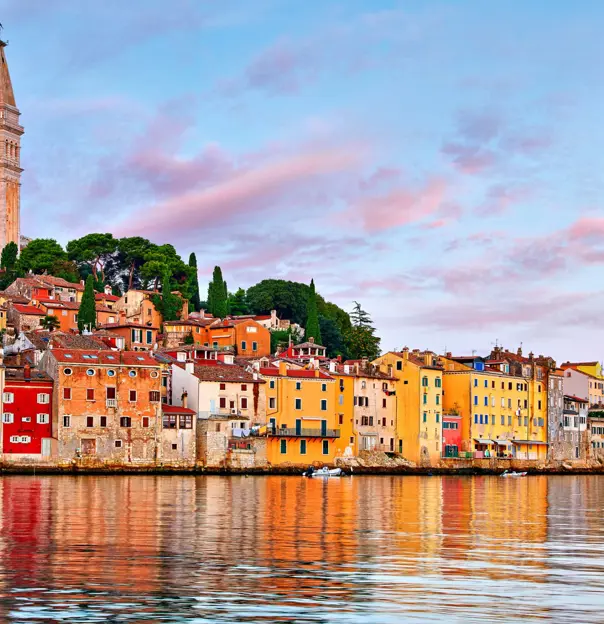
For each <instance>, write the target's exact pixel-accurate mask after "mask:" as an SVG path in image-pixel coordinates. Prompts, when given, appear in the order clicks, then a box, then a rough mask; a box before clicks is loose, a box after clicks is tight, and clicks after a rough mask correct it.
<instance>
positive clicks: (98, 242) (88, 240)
mask: <svg viewBox="0 0 604 624" xmlns="http://www.w3.org/2000/svg"><path fill="white" fill-rule="evenodd" d="M28 246H29V245H28ZM117 246H118V241H117V240H116V239H115V238H113V234H109V233H107V234H100V233H93V234H86V236H82V238H77V239H75V240H72V241H69V242H68V243H67V254H68V256H69V259H70V260H73V261H74V262H75V263H76V264H77V265H78V268H79V269H80V270H81V269H82V268H83V267H88V268H89V269H90V271H91V272H92V275H93V276H94V280H95V282H103V283H104V282H105V266H106V264H107V263H108V262H109V260H110V259H111V258H112V256H113V255H114V254H115V253H116V251H117ZM26 249H27V247H26Z"/></svg>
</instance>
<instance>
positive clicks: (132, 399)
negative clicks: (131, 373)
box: [128, 390, 136, 403]
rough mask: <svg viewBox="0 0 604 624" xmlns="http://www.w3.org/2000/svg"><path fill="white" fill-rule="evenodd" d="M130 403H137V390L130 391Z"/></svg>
mask: <svg viewBox="0 0 604 624" xmlns="http://www.w3.org/2000/svg"><path fill="white" fill-rule="evenodd" d="M128 396H129V398H128V400H129V401H130V403H136V390H130V391H129V393H128Z"/></svg>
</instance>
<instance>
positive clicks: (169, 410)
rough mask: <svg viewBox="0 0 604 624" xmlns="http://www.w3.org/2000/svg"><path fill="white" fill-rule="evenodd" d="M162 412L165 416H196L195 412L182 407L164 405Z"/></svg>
mask: <svg viewBox="0 0 604 624" xmlns="http://www.w3.org/2000/svg"><path fill="white" fill-rule="evenodd" d="M161 411H162V412H163V413H164V414H196V413H197V412H196V411H195V410H192V409H189V408H188V407H183V406H182V405H166V404H165V403H162V406H161Z"/></svg>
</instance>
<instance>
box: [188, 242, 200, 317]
mask: <svg viewBox="0 0 604 624" xmlns="http://www.w3.org/2000/svg"><path fill="white" fill-rule="evenodd" d="M189 266H190V267H193V268H194V269H195V275H194V276H193V277H192V278H191V280H192V282H193V286H192V288H191V299H190V301H191V305H192V306H193V309H194V310H197V311H199V310H201V300H200V299H199V279H198V277H197V257H196V256H195V254H194V253H191V255H190V256H189Z"/></svg>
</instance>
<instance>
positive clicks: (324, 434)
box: [268, 427, 340, 438]
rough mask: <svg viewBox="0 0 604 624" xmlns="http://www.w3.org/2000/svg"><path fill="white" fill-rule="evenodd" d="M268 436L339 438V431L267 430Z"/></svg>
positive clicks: (274, 428)
mask: <svg viewBox="0 0 604 624" xmlns="http://www.w3.org/2000/svg"><path fill="white" fill-rule="evenodd" d="M268 435H269V436H276V437H278V438H339V437H340V430H339V429H296V428H280V429H278V428H276V427H273V428H272V429H271V428H270V427H269V428H268Z"/></svg>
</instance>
